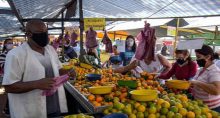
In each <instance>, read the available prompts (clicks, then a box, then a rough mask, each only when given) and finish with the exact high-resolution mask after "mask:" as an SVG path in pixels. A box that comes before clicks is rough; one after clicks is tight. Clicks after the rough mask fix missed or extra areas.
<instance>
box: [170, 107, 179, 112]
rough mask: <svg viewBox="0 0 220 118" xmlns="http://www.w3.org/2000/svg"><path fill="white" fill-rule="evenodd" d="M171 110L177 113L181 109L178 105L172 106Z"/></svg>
mask: <svg viewBox="0 0 220 118" xmlns="http://www.w3.org/2000/svg"><path fill="white" fill-rule="evenodd" d="M170 111H172V112H174V113H177V112H178V111H179V109H178V108H177V107H176V106H172V107H171V108H170Z"/></svg>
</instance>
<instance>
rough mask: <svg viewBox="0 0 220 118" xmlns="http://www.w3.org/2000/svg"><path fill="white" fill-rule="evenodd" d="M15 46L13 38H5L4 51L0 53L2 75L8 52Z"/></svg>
mask: <svg viewBox="0 0 220 118" xmlns="http://www.w3.org/2000/svg"><path fill="white" fill-rule="evenodd" d="M13 47H14V45H13V40H12V39H10V38H8V39H5V41H4V43H3V49H2V53H1V54H0V71H1V75H2V74H3V70H4V65H5V58H6V54H7V53H8V52H9V51H10V50H11V49H12V48H13Z"/></svg>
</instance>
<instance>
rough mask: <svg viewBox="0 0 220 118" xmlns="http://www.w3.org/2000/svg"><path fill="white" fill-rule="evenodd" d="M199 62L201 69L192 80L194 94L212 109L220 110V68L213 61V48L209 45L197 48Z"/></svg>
mask: <svg viewBox="0 0 220 118" xmlns="http://www.w3.org/2000/svg"><path fill="white" fill-rule="evenodd" d="M195 52H196V58H197V64H198V65H199V66H200V67H201V69H200V70H199V71H198V72H197V73H196V75H195V77H194V79H193V80H192V81H191V83H192V84H191V85H192V86H193V95H194V97H195V98H196V99H200V100H202V101H203V102H204V103H205V104H207V105H208V106H209V108H210V109H212V110H214V111H217V112H220V70H219V68H218V67H217V66H216V65H215V64H214V63H213V50H212V48H211V47H210V46H208V45H203V46H202V48H201V49H197V50H195Z"/></svg>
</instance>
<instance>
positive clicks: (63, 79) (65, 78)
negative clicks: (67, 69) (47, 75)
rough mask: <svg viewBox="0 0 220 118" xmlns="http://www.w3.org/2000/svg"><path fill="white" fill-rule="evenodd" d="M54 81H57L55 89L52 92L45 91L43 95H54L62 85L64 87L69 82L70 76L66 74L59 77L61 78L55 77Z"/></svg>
mask: <svg viewBox="0 0 220 118" xmlns="http://www.w3.org/2000/svg"><path fill="white" fill-rule="evenodd" d="M53 79H54V80H55V84H54V85H53V88H52V89H51V90H44V91H43V93H42V95H43V96H51V95H53V94H54V93H55V92H56V91H57V89H58V88H59V87H60V86H61V85H63V83H65V82H67V81H68V79H69V75H68V74H65V75H62V76H59V77H55V78H53Z"/></svg>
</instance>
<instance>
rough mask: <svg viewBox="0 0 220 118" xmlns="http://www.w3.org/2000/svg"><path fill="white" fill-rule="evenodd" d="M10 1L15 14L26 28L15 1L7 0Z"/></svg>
mask: <svg viewBox="0 0 220 118" xmlns="http://www.w3.org/2000/svg"><path fill="white" fill-rule="evenodd" d="M7 1H8V4H9V5H10V7H11V9H12V11H13V12H14V14H15V16H16V17H17V18H18V21H19V22H20V23H21V25H22V27H23V28H24V27H25V26H24V23H23V21H22V17H21V15H20V14H19V11H18V10H17V9H16V7H15V5H14V2H13V1H12V0H7Z"/></svg>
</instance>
